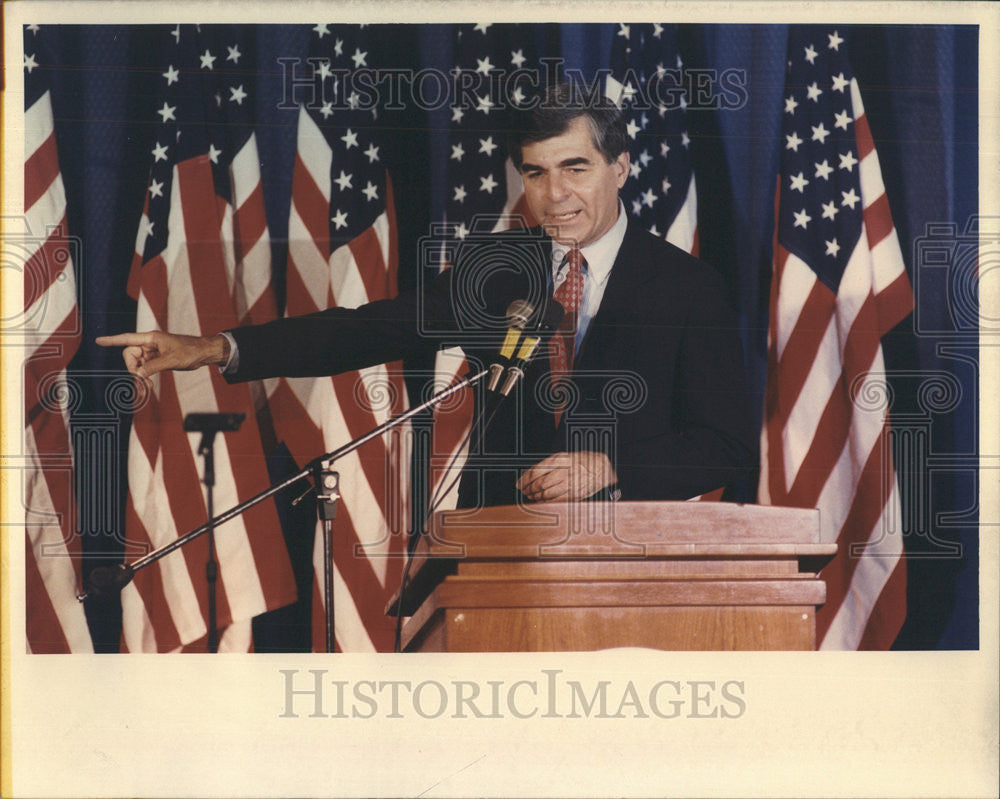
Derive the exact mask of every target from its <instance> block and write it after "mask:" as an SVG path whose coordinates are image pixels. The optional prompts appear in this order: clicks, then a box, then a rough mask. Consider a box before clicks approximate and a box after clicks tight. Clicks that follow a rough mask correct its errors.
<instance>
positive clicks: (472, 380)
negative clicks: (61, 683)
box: [76, 369, 489, 602]
mask: <svg viewBox="0 0 1000 799" xmlns="http://www.w3.org/2000/svg"><path fill="white" fill-rule="evenodd" d="M488 374H489V370H488V369H484V370H482V371H481V372H478V373H477V374H474V375H471V376H467V377H464V378H463V379H462V380H460V381H459V382H458V383H455V385H453V386H449V387H448V388H446V389H443V390H442V391H439V392H438V393H437V394H435V395H434V396H433V397H431V398H430V399H429V400H427V401H426V402H423V403H421V404H420V405H417V406H416V407H414V408H410V409H409V410H408V411H404V412H403V413H400V414H398V415H397V416H393V417H392V418H391V419H388V420H386V421H385V422H383V423H382V424H380V425H378V426H377V427H373V428H372V429H371V430H369V431H368V432H367V433H365V434H364V435H362V436H359V437H358V438H356V439H354V440H353V441H350V442H348V443H347V444H344V446H342V447H339V448H338V449H335V450H332V451H331V452H327V453H326V454H325V455H320V456H318V457H316V458H313V459H312V460H311V461H309V463H307V464H306V465H305V467H303V468H302V469H301V470H300V471H299V472H298V473H297V474H294V475H292V476H290V477H288V478H286V479H285V480H282V481H281V482H280V483H276V484H275V485H273V486H271V487H270V488H267V489H265V490H264V491H261V492H260V493H259V494H257V495H256V496H253V497H251V498H250V499H248V500H245V501H243V502H241V503H239V504H238V505H234V506H233V507H232V508H230V509H229V510H227V511H223V512H222V513H220V514H219V515H218V516H216V517H215V518H214V519H209V520H208V521H207V522H205V524H203V525H201V526H200V527H196V528H195V529H194V530H191V531H190V532H188V533H185V534H184V535H182V536H180V537H179V538H176V539H174V540H173V541H171V542H170V543H169V544H164V545H163V546H162V547H160V548H159V549H154V550H153V551H152V552H149V553H147V554H146V555H144V556H143V557H141V558H139V559H138V560H136V561H133V562H132V563H120V564H118V565H117V566H111V567H99V568H97V569H94V571H93V572H92V573H91V575H90V577H89V579H88V581H87V586H86V590H84V591H83V592H81V593H79V594H77V595H76V598H77V599H78V600H79V601H80V602H83V601H84V600H85V599H87V597H88V596H90V595H91V594H95V595H99V594H101V593H104V592H105V591H106V590H108V589H111V588H114V589H117V590H121V589H122V588H124V587H125V586H126V585H128V583H130V582H131V581H132V578H133V576H134V575H135V573H136V572H137V571H139V570H140V569H144V568H146V567H147V566H149V565H150V564H152V563H155V562H156V561H158V560H160V558H163V557H165V556H167V555H169V554H170V553H171V552H173V551H174V550H176V549H180V548H181V547H182V546H184V545H185V544H187V543H188V542H190V541H193V540H194V539H195V538H198V537H199V536H201V535H204V534H205V533H206V532H208V531H209V530H210V529H212V528H214V527H218V526H219V525H220V524H225V523H226V522H228V521H229V520H230V519H233V518H235V517H237V516H239V515H240V514H241V513H243V512H244V511H247V510H249V509H250V508H252V507H253V506H254V505H257V504H259V503H261V502H263V501H264V500H265V499H268V498H270V497H273V496H274V495H275V494H277V493H278V492H280V491H283V490H284V489H286V488H288V486H290V485H293V484H294V483H297V482H298V481H299V480H301V479H303V478H305V477H309V476H310V475H311V474H313V473H314V471H315V470H316V468H317V467H320V466H322V465H323V464H329V463H333V462H334V461H336V460H338V459H339V458H342V457H343V456H344V455H347V454H349V453H351V452H353V451H354V450H356V449H357V448H358V447H360V446H362V445H364V444H367V443H368V442H369V441H371V440H372V439H373V438H378V437H379V436H380V435H382V434H383V433H385V432H387V431H389V430H391V429H393V428H394V427H398V426H399V425H401V424H402V423H403V422H405V421H407V420H408V419H411V418H412V417H414V416H416V415H417V414H419V413H421V412H423V411H425V410H427V409H428V408H432V407H434V406H435V405H437V404H438V403H440V402H443V401H444V400H446V399H448V397H450V396H452V395H453V394H457V393H458V392H459V391H461V390H462V389H463V388H468V387H470V386H473V385H475V384H476V383H478V382H479V381H480V380H482V379H483V378H484V377H485V376H486V375H488Z"/></svg>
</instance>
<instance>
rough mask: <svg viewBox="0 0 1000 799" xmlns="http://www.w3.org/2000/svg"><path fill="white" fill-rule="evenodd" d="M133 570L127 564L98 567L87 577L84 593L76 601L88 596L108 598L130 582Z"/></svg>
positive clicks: (133, 573)
mask: <svg viewBox="0 0 1000 799" xmlns="http://www.w3.org/2000/svg"><path fill="white" fill-rule="evenodd" d="M134 575H135V570H134V569H133V568H132V567H131V566H130V565H129V564H127V563H119V564H118V565H117V566H98V567H97V568H96V569H94V570H93V571H92V572H91V573H90V574H89V575H88V577H87V580H86V582H85V583H84V593H83V594H79V595H78V596H77V599H79V600H80V601H81V602H82V601H83V600H84V599H86V598H87V597H88V596H108V595H110V594H113V593H116V592H118V591H121V590H122V589H123V588H124V587H125V586H126V585H128V584H129V583H130V582H132V577H133V576H134Z"/></svg>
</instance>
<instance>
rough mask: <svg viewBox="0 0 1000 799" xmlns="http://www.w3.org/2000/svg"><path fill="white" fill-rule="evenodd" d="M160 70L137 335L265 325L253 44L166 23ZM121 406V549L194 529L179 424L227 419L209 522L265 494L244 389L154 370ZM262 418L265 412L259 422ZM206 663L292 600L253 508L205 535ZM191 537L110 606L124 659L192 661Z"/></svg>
mask: <svg viewBox="0 0 1000 799" xmlns="http://www.w3.org/2000/svg"><path fill="white" fill-rule="evenodd" d="M159 44H160V45H161V54H162V59H161V66H162V72H161V73H160V75H159V80H158V84H159V91H158V94H157V99H156V104H155V107H156V110H155V115H154V118H153V119H152V120H151V122H152V123H153V124H155V126H156V128H155V137H154V145H153V147H152V149H151V151H150V154H149V156H150V173H149V183H148V188H147V192H146V199H145V207H144V212H143V215H142V219H141V222H140V229H139V233H138V236H137V240H136V252H135V258H134V260H133V264H132V272H131V275H130V277H129V293H130V294H131V295H132V296H133V297H134V298H135V299H136V300H137V301H138V309H137V318H136V326H137V329H138V330H150V329H157V328H158V329H162V330H169V331H171V332H172V333H181V334H189V335H211V334H215V333H217V332H219V331H220V330H224V329H226V328H231V327H235V326H237V325H239V324H243V323H247V322H251V321H252V322H262V321H267V320H268V319H270V318H273V317H274V315H275V304H274V297H273V294H272V291H271V286H270V280H271V262H270V241H269V237H268V234H267V226H266V221H265V215H264V205H263V195H262V192H261V187H260V168H259V158H258V155H257V147H256V138H255V136H254V133H253V128H252V126H251V124H250V121H251V119H252V108H253V76H254V70H255V66H256V65H255V63H254V54H253V43H252V39H251V37H250V36H248V34H247V31H246V29H244V28H241V27H240V26H229V25H218V26H197V25H177V26H175V27H172V28H169V27H165V28H164V29H163V30H162V33H161V36H160V42H159ZM152 385H153V388H152V391H150V392H149V393H148V395H142V396H140V397H139V399H138V400H137V404H136V408H135V412H134V416H133V426H132V434H131V440H130V444H129V497H128V505H127V523H126V535H127V544H126V550H127V551H145V550H148V549H152V548H157V547H161V546H163V545H164V544H167V543H169V542H170V541H172V540H174V539H176V538H177V537H178V535H181V534H183V533H186V532H187V531H188V530H191V529H193V528H195V527H198V526H200V525H201V524H203V523H204V521H205V519H206V514H207V509H206V505H205V502H204V501H203V500H201V499H199V498H201V497H203V489H202V486H201V484H200V475H201V469H202V463H201V458H200V456H199V455H198V454H197V446H198V442H199V438H198V436H197V435H194V434H191V435H189V434H187V433H185V432H184V431H183V428H182V422H183V418H184V416H185V415H186V414H188V413H191V412H214V411H225V412H238V413H244V414H246V417H247V418H246V420H245V421H244V423H243V425H242V427H241V428H240V430H239V431H238V432H235V433H227V434H226V435H224V436H219V437H218V438H217V439H216V443H215V459H216V485H215V497H214V500H215V508H216V510H217V511H218V510H219V509H225V508H228V507H231V506H233V505H236V504H237V503H238V502H240V501H241V500H242V499H245V498H246V497H248V496H252V495H253V494H255V493H258V492H259V491H261V490H263V489H264V488H266V487H267V486H268V485H269V483H270V480H269V478H268V474H267V470H266V468H265V466H264V458H263V456H264V448H263V445H262V440H261V430H260V428H259V427H258V415H257V408H258V407H260V406H261V405H262V403H261V402H260V399H261V397H262V393H263V392H262V391H261V389H260V387H259V386H257V385H246V384H244V385H228V384H227V383H226V382H225V381H224V380H223V379H222V377H221V375H220V374H219V372H218V370H217V369H199V370H195V371H192V372H170V371H166V372H162V373H160V374H158V375H156V376H154V378H153V381H152ZM262 413H266V409H265V410H263V411H262ZM215 539H216V550H217V560H218V563H219V574H220V580H219V583H218V624H219V629H220V630H221V631H222V636H221V640H220V650H223V651H224V650H230V651H247V650H249V649H250V648H251V646H252V642H251V640H250V621H251V619H252V618H253V617H254V616H256V615H258V614H260V613H263V612H265V611H267V610H271V609H273V608H276V607H281V606H282V605H286V604H289V603H291V602H294V601H295V583H294V579H293V576H292V573H291V567H290V564H289V561H288V555H287V552H286V549H285V545H284V540H283V537H282V534H281V528H280V526H279V523H278V518H277V514H276V512H275V509H274V505H273V504H272V503H271V502H265V503H262V504H260V505H258V506H256V507H255V508H252V509H251V510H249V511H248V512H247V513H246V514H244V515H243V516H241V517H237V518H236V519H234V520H233V521H232V522H229V523H227V524H226V525H225V527H224V528H221V529H220V530H219V531H218V532H217V534H216V536H215ZM207 545H208V542H207V539H206V538H205V537H202V538H199V539H196V540H195V541H194V542H192V543H191V544H189V545H187V546H186V547H184V548H183V550H181V551H180V552H176V553H172V554H171V555H169V556H168V557H166V558H164V559H162V560H160V561H158V562H157V563H156V564H154V565H153V566H151V567H150V568H147V569H144V570H142V571H140V572H139V573H138V574H137V575H136V579H135V580H134V581H133V582H132V583H131V584H129V585H128V586H127V587H126V588H125V590H124V592H123V594H122V618H123V630H122V638H123V643H124V646H125V648H126V649H127V650H129V651H132V652H136V651H143V652H147V651H159V652H164V651H178V650H180V651H204V650H205V635H206V632H207V588H206V581H205V576H204V575H205V562H206V559H207V555H208V550H207Z"/></svg>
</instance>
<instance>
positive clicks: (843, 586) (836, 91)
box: [759, 26, 913, 649]
mask: <svg viewBox="0 0 1000 799" xmlns="http://www.w3.org/2000/svg"><path fill="white" fill-rule="evenodd" d="M781 148H782V149H781V167H780V173H779V180H778V189H777V194H778V198H777V220H776V227H777V230H776V237H775V241H776V247H775V253H774V272H773V276H772V281H771V299H770V324H769V330H768V378H767V394H766V401H765V420H764V427H763V431H762V434H761V480H760V487H759V498H760V501H761V502H762V503H766V504H772V505H789V506H794V507H810V508H811V507H817V508H819V509H820V517H821V523H822V529H823V536H824V540H827V541H836V542H837V543H838V553H837V556H836V557H835V558H834V560H833V561H832V562H831V563H830V564H829V565H828V566H827V567H826V568H824V569H823V572H822V574H823V577H824V579H825V580H826V583H827V601H826V604H825V605H824V606H823V607H822V608H821V609H820V611H819V612H818V613H817V619H816V623H817V640H819V641H821V646H822V647H823V648H829V649H859V648H864V649H885V648H888V647H889V646H890V645H891V644H892V641H893V640H894V638H895V636H896V634H897V632H898V631H899V628H900V626H901V625H902V622H903V619H904V617H905V613H906V607H905V604H906V603H905V590H906V572H905V563H904V560H903V548H902V539H901V531H900V530H899V529H898V527H897V526H894V525H898V520H899V518H900V511H899V490H898V487H897V485H896V478H895V469H894V466H893V460H892V453H891V449H890V447H889V445H888V442H889V433H890V428H889V418H888V414H887V409H886V403H885V402H884V401H880V400H879V399H878V398H882V400H884V399H885V398H886V396H887V391H886V388H885V379H886V378H885V365H884V362H883V357H882V348H881V337H882V336H883V335H885V334H886V333H887V332H888V331H889V330H891V329H892V328H893V327H894V326H895V325H896V324H898V323H899V322H900V321H901V320H902V319H903V318H904V317H905V316H906V315H907V314H908V313H909V312H910V310H911V309H912V307H913V293H912V290H911V287H910V283H909V279H908V278H907V275H906V271H905V269H904V265H903V258H902V254H901V252H900V248H899V241H898V239H897V236H896V231H895V228H894V226H893V222H892V217H891V215H890V213H889V202H888V198H887V197H886V194H885V187H884V185H883V182H882V175H881V170H880V168H879V163H878V156H877V154H876V152H875V145H874V142H873V140H872V134H871V131H870V129H869V126H868V120H867V117H866V116H865V112H864V106H863V104H862V101H861V91H860V89H859V87H858V83H857V81H856V80H855V78H854V75H853V73H852V71H851V66H850V62H849V59H848V52H847V42H846V41H845V37H844V34H843V33H842V31H841V30H838V29H834V28H819V27H804V26H803V27H799V26H793V27H792V28H791V32H790V36H789V44H788V72H787V78H786V89H785V96H784V108H783V126H782V137H781ZM873 398H874V399H873Z"/></svg>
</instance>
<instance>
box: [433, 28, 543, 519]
mask: <svg viewBox="0 0 1000 799" xmlns="http://www.w3.org/2000/svg"><path fill="white" fill-rule="evenodd" d="M452 56H453V61H454V63H453V66H452V70H451V76H452V81H453V86H454V87H455V91H454V102H453V103H452V106H451V109H450V111H451V124H450V127H449V132H448V154H447V162H446V163H445V164H443V165H440V167H439V168H441V169H443V171H444V174H445V176H446V182H445V186H446V190H447V192H448V194H447V197H446V199H445V216H444V220H443V222H444V229H445V230H446V231H447V233H446V235H447V236H448V237H450V238H452V239H454V240H458V241H459V242H462V241H466V240H467V239H468V237H469V236H470V235H472V236H473V237H481V236H483V235H484V234H488V233H492V232H494V231H498V230H508V229H512V228H519V227H530V226H532V225H534V224H536V222H535V220H534V219H533V218H532V216H531V213H530V211H529V210H528V207H527V204H526V203H525V201H524V186H523V183H522V182H521V176H520V175H519V174H518V172H517V170H515V169H514V166H513V163H512V162H511V161H510V158H509V156H508V154H507V146H506V138H505V125H506V119H507V115H508V113H509V107H510V106H513V107H517V106H518V105H520V104H521V103H523V102H525V101H526V100H527V99H528V96H527V94H526V89H525V87H527V86H528V85H529V84H527V83H525V84H524V86H522V85H519V83H518V81H516V80H513V81H511V82H510V83H509V84H506V82H505V81H504V82H501V81H498V80H496V79H495V78H497V77H499V76H510V75H512V74H513V73H515V72H517V71H518V70H532V71H534V72H535V74H538V73H541V72H542V71H543V70H542V68H541V65H540V64H539V61H538V56H537V54H536V52H535V48H534V46H533V37H532V31H531V28H530V27H529V26H526V25H519V24H503V25H492V24H487V23H480V24H460V25H453V26H452ZM505 85H506V89H505V88H504V87H505ZM459 87H467V88H466V89H464V90H463V89H461V88H459ZM441 266H442V268H447V266H448V264H446V263H442V265H441ZM435 371H436V377H435V385H436V387H437V388H438V389H443V388H446V387H448V386H449V385H451V384H452V383H453V382H455V381H456V380H458V379H461V378H462V377H463V376H464V375H465V374H466V372H467V371H468V364H467V363H466V360H465V355H464V353H463V351H462V349H461V348H460V347H453V348H449V349H446V350H442V351H441V352H440V353H438V356H437V363H436V366H435ZM473 405H474V402H473V397H472V392H471V391H468V390H466V391H463V392H461V393H460V394H459V395H458V398H457V400H456V401H455V402H451V403H449V405H448V407H447V408H441V407H439V408H437V409H436V410H435V414H434V419H435V422H434V433H433V442H432V450H431V479H430V485H431V488H432V498H433V499H439V500H440V501H439V503H438V504H437V505H436V507H437V508H453V507H455V503H456V501H457V499H458V480H457V477H458V475H459V474H460V473H461V471H462V469H463V468H464V467H465V462H466V458H467V454H468V453H467V449H466V448H467V444H468V432H469V427H470V425H471V422H472V415H473V412H474V409H473ZM442 492H443V496H439V495H440V494H441V493H442Z"/></svg>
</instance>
